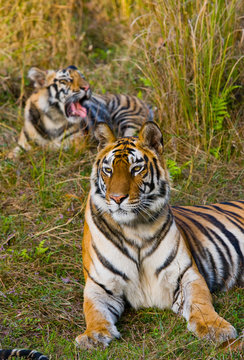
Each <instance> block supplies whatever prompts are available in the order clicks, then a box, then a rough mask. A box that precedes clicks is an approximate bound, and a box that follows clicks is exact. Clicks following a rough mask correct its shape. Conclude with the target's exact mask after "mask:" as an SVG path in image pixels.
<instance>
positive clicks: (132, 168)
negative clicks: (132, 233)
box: [91, 121, 170, 226]
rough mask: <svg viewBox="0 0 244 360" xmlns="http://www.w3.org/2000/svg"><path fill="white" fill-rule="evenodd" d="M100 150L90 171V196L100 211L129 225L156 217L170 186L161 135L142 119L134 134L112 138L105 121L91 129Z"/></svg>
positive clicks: (166, 197) (164, 201) (165, 201)
mask: <svg viewBox="0 0 244 360" xmlns="http://www.w3.org/2000/svg"><path fill="white" fill-rule="evenodd" d="M95 136H96V138H97V140H98V141H99V150H100V152H99V153H98V155H97V159H96V161H95V164H94V166H93V170H92V175H91V199H92V201H93V203H94V204H95V206H96V207H97V208H98V209H99V211H100V212H101V213H103V212H105V213H109V214H110V215H111V216H112V218H113V219H114V220H115V221H116V222H117V223H119V224H127V225H131V226H133V225H134V224H136V223H138V222H142V223H147V222H149V221H150V220H151V219H156V218H157V217H158V216H159V215H160V214H162V212H163V211H164V209H165V206H166V205H167V203H168V200H169V193H170V186H169V177H168V172H167V169H166V167H165V165H164V159H163V156H162V154H163V136H162V133H161V131H160V129H159V127H158V126H157V125H156V124H155V123H154V122H151V121H149V122H146V123H145V124H144V125H143V127H142V128H141V130H140V132H139V135H138V138H136V137H124V138H118V139H116V138H115V136H114V134H113V133H112V131H111V129H110V128H109V127H108V125H106V124H105V123H100V124H98V125H97V127H96V129H95Z"/></svg>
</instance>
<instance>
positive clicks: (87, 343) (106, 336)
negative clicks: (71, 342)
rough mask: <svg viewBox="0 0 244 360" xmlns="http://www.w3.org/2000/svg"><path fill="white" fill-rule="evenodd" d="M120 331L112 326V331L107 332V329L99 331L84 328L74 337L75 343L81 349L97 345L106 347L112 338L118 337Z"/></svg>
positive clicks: (92, 347)
mask: <svg viewBox="0 0 244 360" xmlns="http://www.w3.org/2000/svg"><path fill="white" fill-rule="evenodd" d="M119 337H120V333H119V332H118V330H117V329H116V327H115V326H113V328H112V331H111V332H109V331H108V330H107V329H104V330H99V331H95V330H93V331H89V330H86V331H85V332H84V334H81V335H78V336H77V337H76V339H75V341H76V344H77V345H78V346H79V347H80V348H82V349H94V348H96V347H97V346H99V345H102V346H103V347H107V346H108V345H109V344H110V342H111V341H112V340H113V338H117V339H118V338H119Z"/></svg>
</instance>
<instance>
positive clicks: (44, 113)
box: [8, 66, 153, 158]
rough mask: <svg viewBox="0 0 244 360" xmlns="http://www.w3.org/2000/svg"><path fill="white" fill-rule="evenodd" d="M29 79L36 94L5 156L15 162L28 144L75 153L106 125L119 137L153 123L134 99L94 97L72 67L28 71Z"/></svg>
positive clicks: (150, 112) (151, 115)
mask: <svg viewBox="0 0 244 360" xmlns="http://www.w3.org/2000/svg"><path fill="white" fill-rule="evenodd" d="M28 75H29V77H30V78H31V79H32V80H33V81H34V85H35V87H36V91H35V92H34V93H33V94H32V95H31V96H30V97H29V99H28V100H27V103H26V106H25V114H24V118H25V121H24V127H23V129H22V131H21V134H20V137H19V140H18V146H17V147H15V148H14V149H13V151H11V152H10V154H9V155H8V157H9V158H15V157H17V156H18V154H19V152H20V151H21V149H22V150H26V151H27V150H30V149H31V143H35V144H37V145H40V146H48V147H49V148H51V149H58V148H60V147H61V146H62V147H63V148H67V147H68V146H70V145H71V144H74V146H75V147H76V148H77V149H78V148H79V146H81V145H82V143H83V139H82V137H83V135H84V134H87V133H88V132H91V133H92V132H93V130H94V126H95V124H96V123H98V122H100V121H106V122H107V123H108V124H109V125H110V126H111V127H112V128H113V129H114V131H115V132H116V133H117V134H118V135H119V136H127V135H133V134H135V132H136V131H138V130H139V128H140V127H141V125H142V124H143V123H144V122H145V121H146V120H152V119H153V112H152V110H151V108H150V107H149V106H147V105H146V104H145V103H144V102H143V101H141V100H140V99H138V98H137V97H135V96H129V95H122V94H118V95H114V94H106V95H96V94H93V95H92V92H91V89H90V86H89V83H88V82H87V81H86V80H85V78H84V76H83V75H82V73H81V72H80V71H79V70H78V69H77V68H76V67H74V66H69V67H68V68H66V69H63V70H58V71H54V70H48V71H46V72H45V71H42V70H40V69H37V68H31V69H30V71H29V74H28Z"/></svg>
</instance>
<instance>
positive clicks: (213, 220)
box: [184, 208, 244, 265]
mask: <svg viewBox="0 0 244 360" xmlns="http://www.w3.org/2000/svg"><path fill="white" fill-rule="evenodd" d="M184 210H186V211H187V212H190V213H191V214H193V215H194V214H196V215H198V216H201V217H203V218H204V219H205V220H208V221H209V222H210V223H212V224H213V225H214V226H216V227H217V228H218V229H219V230H220V231H222V233H223V234H224V235H225V237H226V238H227V239H228V240H229V242H230V243H231V244H232V246H233V247H234V249H235V251H236V253H237V254H238V255H239V257H240V262H241V263H242V265H243V264H244V258H243V254H242V252H241V249H240V245H239V242H238V240H237V238H236V237H235V235H234V234H232V233H231V232H230V231H229V230H228V229H226V227H225V225H224V224H223V223H221V222H220V221H219V220H217V218H216V217H214V216H213V215H210V214H207V213H204V214H203V213H201V212H198V211H192V210H190V209H187V208H184Z"/></svg>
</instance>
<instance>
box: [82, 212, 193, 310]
mask: <svg viewBox="0 0 244 360" xmlns="http://www.w3.org/2000/svg"><path fill="white" fill-rule="evenodd" d="M86 220H87V223H88V225H89V229H90V231H91V235H92V249H91V251H92V252H93V264H92V266H91V269H90V273H91V276H92V277H93V278H94V279H96V281H97V282H99V283H101V284H103V285H104V286H105V287H106V288H107V289H108V290H110V291H112V292H113V294H117V295H123V296H125V298H126V299H127V300H128V301H129V303H130V304H131V305H132V306H133V307H135V308H138V307H152V306H157V307H159V308H166V307H171V306H172V302H173V292H174V289H175V287H176V285H177V281H178V278H179V274H180V272H181V271H182V269H184V267H185V266H186V265H187V262H189V257H188V256H185V255H186V254H187V252H186V249H185V245H184V242H183V241H182V239H181V237H180V234H179V232H178V230H177V228H176V225H175V223H174V222H173V223H172V225H171V227H170V229H169V231H168V232H167V235H166V236H165V237H164V238H163V239H162V241H161V242H160V243H159V245H158V246H157V248H156V249H155V250H154V251H153V252H152V253H150V249H151V247H152V243H153V241H151V243H150V244H147V243H145V244H144V246H140V247H139V246H138V245H139V243H141V244H142V242H143V241H145V240H140V234H139V233H138V232H137V234H138V239H137V241H134V243H136V244H130V243H126V242H125V243H124V244H122V246H123V249H125V251H124V252H123V251H121V250H120V249H119V248H118V246H116V245H115V244H114V243H113V242H112V241H111V240H109V239H107V238H106V237H105V236H104V234H103V233H102V232H101V231H100V230H99V229H98V227H97V226H96V225H95V224H94V222H93V219H92V216H91V214H90V213H88V214H87V216H86ZM145 231H146V229H145V228H144V229H143V233H144V234H145ZM134 240H136V239H134ZM94 249H95V250H94ZM149 253H150V255H148V254H149ZM98 254H102V258H101V257H100V258H99V255H98ZM128 254H129V256H128ZM183 254H184V256H182V255H183ZM173 255H174V257H173ZM171 258H173V261H170V260H171ZM164 265H165V266H164ZM161 268H162V269H161ZM160 269H161V270H160Z"/></svg>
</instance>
